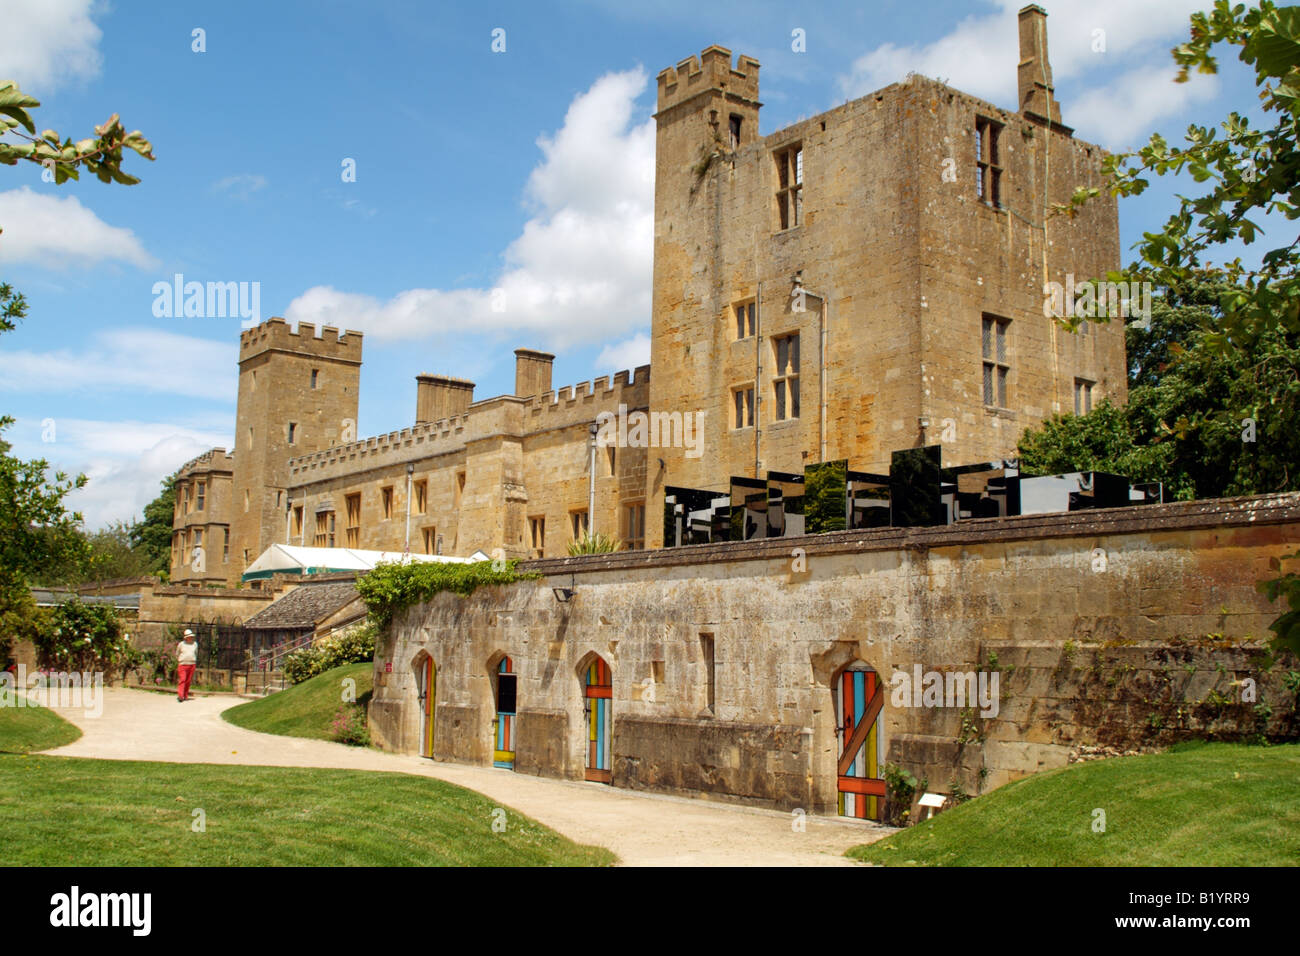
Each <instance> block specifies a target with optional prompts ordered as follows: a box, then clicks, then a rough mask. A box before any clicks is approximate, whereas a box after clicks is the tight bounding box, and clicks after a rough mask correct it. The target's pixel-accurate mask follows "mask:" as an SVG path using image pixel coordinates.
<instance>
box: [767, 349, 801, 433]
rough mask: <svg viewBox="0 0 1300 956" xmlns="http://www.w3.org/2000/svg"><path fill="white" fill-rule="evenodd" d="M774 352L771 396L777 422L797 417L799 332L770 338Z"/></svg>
mask: <svg viewBox="0 0 1300 956" xmlns="http://www.w3.org/2000/svg"><path fill="white" fill-rule="evenodd" d="M772 350H773V352H775V353H776V367H775V373H774V375H773V378H772V388H773V397H774V398H775V399H776V414H775V418H776V420H777V421H778V422H780V421H785V420H786V419H787V418H798V417H799V334H798V333H797V332H796V333H795V334H794V335H781V336H776V337H774V338H773V339H772Z"/></svg>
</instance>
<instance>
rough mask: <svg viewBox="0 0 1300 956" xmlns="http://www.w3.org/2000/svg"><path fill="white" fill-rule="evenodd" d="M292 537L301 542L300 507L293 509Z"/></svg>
mask: <svg viewBox="0 0 1300 956" xmlns="http://www.w3.org/2000/svg"><path fill="white" fill-rule="evenodd" d="M293 536H294V537H295V538H297V539H298V540H299V541H301V540H302V505H299V506H298V507H296V508H294V509H293Z"/></svg>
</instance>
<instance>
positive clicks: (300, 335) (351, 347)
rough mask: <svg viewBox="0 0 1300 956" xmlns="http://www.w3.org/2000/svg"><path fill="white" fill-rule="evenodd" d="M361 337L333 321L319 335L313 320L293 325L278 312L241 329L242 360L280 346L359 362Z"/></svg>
mask: <svg viewBox="0 0 1300 956" xmlns="http://www.w3.org/2000/svg"><path fill="white" fill-rule="evenodd" d="M361 339H362V335H361V333H360V332H356V331H353V330H352V329H347V330H346V331H343V332H340V331H339V330H338V329H337V328H335V327H334V326H332V325H326V326H322V327H321V335H320V337H319V338H317V337H316V326H314V325H312V324H311V323H310V322H299V323H298V328H297V329H290V328H289V323H288V322H286V321H285V320H284V319H282V318H280V317H278V316H276V317H273V318H270V319H267V320H266V321H265V322H263V323H261V324H260V325H258V326H256V327H254V328H251V329H245V330H244V331H242V332H240V333H239V361H240V362H245V361H247V360H248V359H250V358H253V357H254V356H256V355H260V354H262V353H263V352H268V351H271V350H272V349H276V350H279V351H284V352H298V353H300V354H307V355H313V356H319V357H320V358H324V359H332V360H335V361H342V362H354V363H356V364H358V365H359V364H361Z"/></svg>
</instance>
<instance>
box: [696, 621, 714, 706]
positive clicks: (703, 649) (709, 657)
mask: <svg viewBox="0 0 1300 956" xmlns="http://www.w3.org/2000/svg"><path fill="white" fill-rule="evenodd" d="M715 648H716V644H715V643H714V639H713V635H712V634H701V635H700V657H701V658H702V660H701V663H702V664H703V665H704V701H705V706H706V707H707V708H708V709H709V713H710V714H713V713H714V712H715V708H716V706H717V666H716V662H715V659H714V657H715V653H716V651H715Z"/></svg>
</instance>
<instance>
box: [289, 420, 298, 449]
mask: <svg viewBox="0 0 1300 956" xmlns="http://www.w3.org/2000/svg"><path fill="white" fill-rule="evenodd" d="M297 431H298V423H297V422H290V423H289V444H290V445H292V444H293V439H294V436H295V435H296V434H297Z"/></svg>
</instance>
